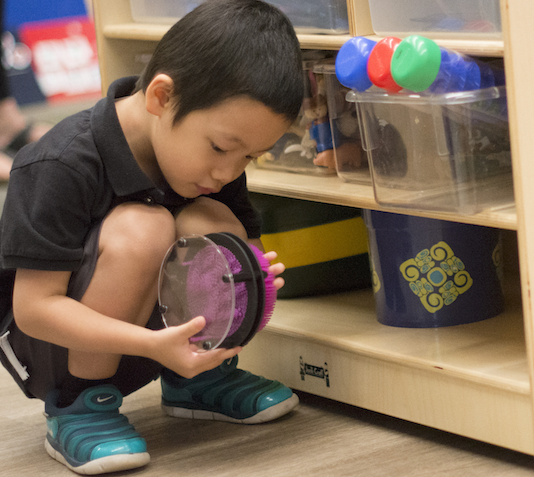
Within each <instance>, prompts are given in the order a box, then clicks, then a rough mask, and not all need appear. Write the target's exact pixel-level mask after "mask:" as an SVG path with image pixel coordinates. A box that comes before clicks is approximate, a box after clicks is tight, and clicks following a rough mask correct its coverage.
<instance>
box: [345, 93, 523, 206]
mask: <svg viewBox="0 0 534 477" xmlns="http://www.w3.org/2000/svg"><path fill="white" fill-rule="evenodd" d="M347 99H348V100H349V101H351V102H353V103H354V104H355V107H356V110H357V112H358V115H359V119H360V126H361V128H362V133H361V134H362V138H363V147H364V149H365V150H366V151H367V154H368V159H369V164H370V168H371V176H372V182H373V189H374V194H375V198H376V200H377V202H378V203H379V204H382V205H385V206H396V207H408V208H417V209H426V210H441V211H448V212H455V213H460V214H473V213H477V212H479V211H481V210H483V209H485V208H488V207H491V206H494V205H499V206H501V205H503V204H513V200H514V199H513V186H512V164H511V156H510V138H509V130H508V114H507V105H506V89H505V87H504V86H499V87H491V88H485V89H479V90H474V91H463V92H458V93H444V94H427V93H424V92H423V93H418V94H416V93H412V92H409V91H406V90H403V91H401V92H400V93H387V92H385V91H384V90H381V89H379V88H376V87H373V88H371V89H369V90H367V91H365V92H355V91H351V92H350V93H349V94H348V95H347Z"/></svg>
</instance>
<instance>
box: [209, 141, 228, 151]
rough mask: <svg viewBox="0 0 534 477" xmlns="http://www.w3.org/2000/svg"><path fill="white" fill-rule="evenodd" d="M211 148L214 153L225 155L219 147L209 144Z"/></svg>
mask: <svg viewBox="0 0 534 477" xmlns="http://www.w3.org/2000/svg"><path fill="white" fill-rule="evenodd" d="M211 147H212V149H213V150H214V151H215V152H220V153H225V152H226V151H223V150H222V149H221V148H220V147H219V146H217V145H216V144H214V143H211Z"/></svg>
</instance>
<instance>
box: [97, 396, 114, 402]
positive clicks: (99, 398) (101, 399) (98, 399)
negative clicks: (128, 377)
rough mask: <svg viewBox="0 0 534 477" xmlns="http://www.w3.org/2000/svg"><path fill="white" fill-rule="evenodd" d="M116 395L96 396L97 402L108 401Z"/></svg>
mask: <svg viewBox="0 0 534 477" xmlns="http://www.w3.org/2000/svg"><path fill="white" fill-rule="evenodd" d="M114 397H115V396H108V397H105V398H102V397H100V396H98V397H97V398H96V402H98V403H102V402H106V401H109V400H110V399H113V398H114Z"/></svg>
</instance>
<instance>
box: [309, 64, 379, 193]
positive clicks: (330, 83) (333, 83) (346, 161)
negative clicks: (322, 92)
mask: <svg viewBox="0 0 534 477" xmlns="http://www.w3.org/2000/svg"><path fill="white" fill-rule="evenodd" d="M313 71H314V72H315V73H316V74H320V75H322V76H323V77H324V81H325V85H326V98H327V103H328V117H329V119H330V128H331V129H332V131H333V134H332V141H333V146H334V148H333V151H331V152H330V154H331V156H330V158H325V159H324V160H325V161H326V160H329V161H331V163H333V164H335V168H336V172H337V175H338V176H339V177H340V178H341V179H342V180H343V181H346V182H355V183H360V184H370V183H371V175H370V172H369V163H368V161H367V154H366V152H365V151H364V150H363V145H362V138H361V133H360V125H359V120H358V115H357V114H356V109H355V108H354V105H353V104H352V103H349V102H348V101H347V100H346V96H347V93H348V92H349V91H350V90H349V89H348V88H346V87H345V86H343V85H342V84H341V83H340V82H339V80H338V79H337V76H336V71H335V65H334V62H333V61H332V62H330V61H323V62H320V63H318V64H316V65H315V66H314V68H313Z"/></svg>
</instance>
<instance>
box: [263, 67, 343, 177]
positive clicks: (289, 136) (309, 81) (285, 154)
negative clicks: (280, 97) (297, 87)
mask: <svg viewBox="0 0 534 477" xmlns="http://www.w3.org/2000/svg"><path fill="white" fill-rule="evenodd" d="M317 61H319V60H308V61H305V62H304V78H303V81H304V85H305V86H304V89H305V97H304V101H303V103H302V108H301V110H300V113H299V116H298V117H297V119H296V120H295V122H294V123H293V125H292V126H291V127H290V128H289V130H288V132H287V133H286V134H284V135H283V136H282V137H281V138H280V139H279V140H278V141H277V143H276V144H275V146H274V147H273V148H272V149H271V150H270V151H269V152H267V153H265V154H263V155H262V156H260V157H258V158H257V159H255V160H254V163H255V164H256V167H259V168H262V169H272V170H278V171H285V172H296V173H300V174H312V175H333V174H336V167H335V162H334V154H333V147H334V146H333V138H332V130H331V127H330V121H329V118H328V104H327V99H326V85H325V79H324V75H323V74H317V73H314V65H315V64H316V63H317Z"/></svg>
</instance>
